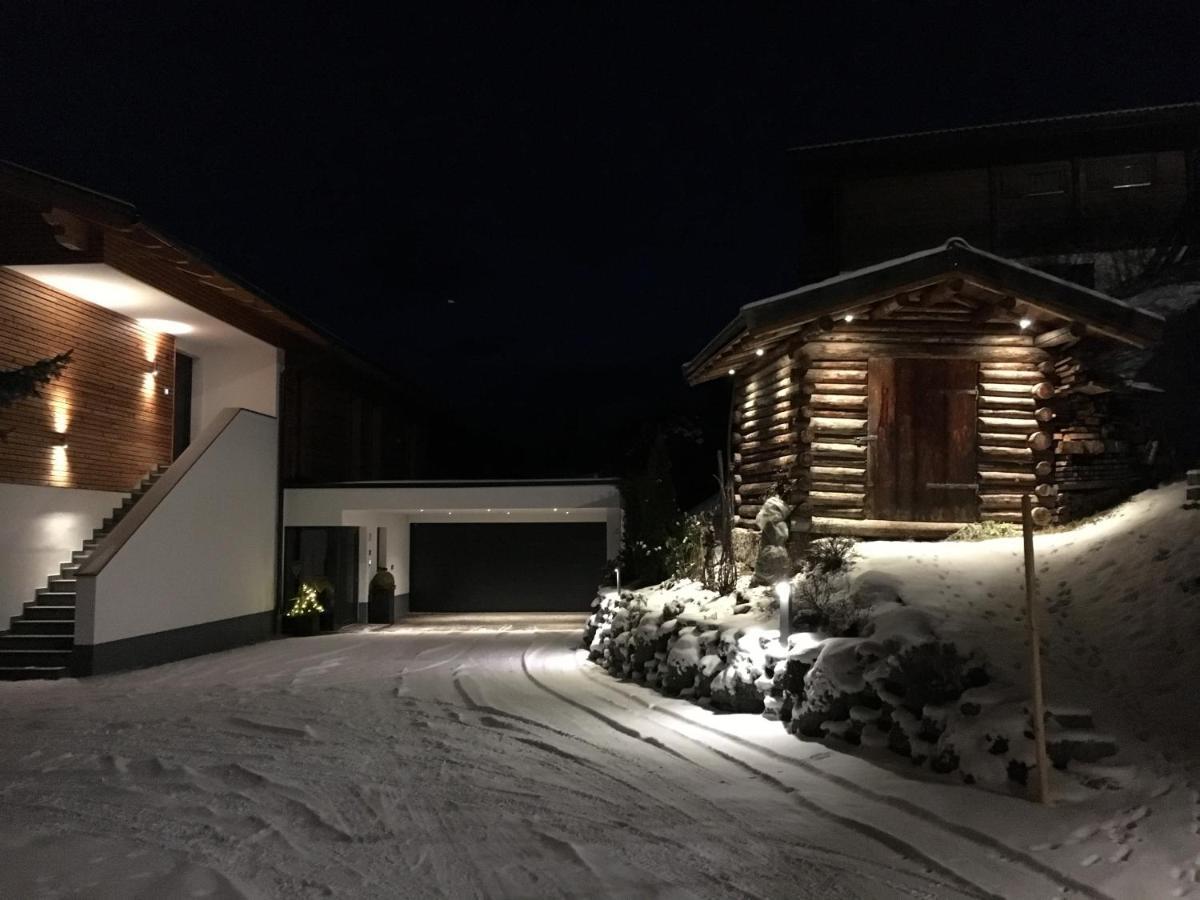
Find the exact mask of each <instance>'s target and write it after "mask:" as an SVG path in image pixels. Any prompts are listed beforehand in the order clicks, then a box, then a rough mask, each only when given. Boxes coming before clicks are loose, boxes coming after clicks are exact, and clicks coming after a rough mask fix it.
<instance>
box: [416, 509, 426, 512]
mask: <svg viewBox="0 0 1200 900" xmlns="http://www.w3.org/2000/svg"><path fill="white" fill-rule="evenodd" d="M417 512H425V510H423V509H418V510H417Z"/></svg>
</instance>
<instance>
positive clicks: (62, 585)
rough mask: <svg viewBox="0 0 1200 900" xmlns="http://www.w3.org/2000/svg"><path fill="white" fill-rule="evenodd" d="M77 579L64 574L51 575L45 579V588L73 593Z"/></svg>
mask: <svg viewBox="0 0 1200 900" xmlns="http://www.w3.org/2000/svg"><path fill="white" fill-rule="evenodd" d="M78 583H79V582H78V580H77V579H75V578H71V577H68V576H66V575H51V576H50V577H49V578H47V579H46V589H47V590H51V591H70V592H71V593H72V594H73V593H75V586H76V585H77V584H78Z"/></svg>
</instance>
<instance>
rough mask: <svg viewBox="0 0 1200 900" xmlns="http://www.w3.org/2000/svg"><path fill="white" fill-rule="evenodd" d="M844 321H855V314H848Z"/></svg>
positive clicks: (843, 318)
mask: <svg viewBox="0 0 1200 900" xmlns="http://www.w3.org/2000/svg"><path fill="white" fill-rule="evenodd" d="M842 320H843V321H845V322H853V321H854V313H846V315H844V316H843V317H842Z"/></svg>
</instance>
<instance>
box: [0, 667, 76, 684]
mask: <svg viewBox="0 0 1200 900" xmlns="http://www.w3.org/2000/svg"><path fill="white" fill-rule="evenodd" d="M68 674H69V672H68V670H67V667H66V666H0V681H34V680H36V679H39V678H51V679H54V678H66V677H67V675H68Z"/></svg>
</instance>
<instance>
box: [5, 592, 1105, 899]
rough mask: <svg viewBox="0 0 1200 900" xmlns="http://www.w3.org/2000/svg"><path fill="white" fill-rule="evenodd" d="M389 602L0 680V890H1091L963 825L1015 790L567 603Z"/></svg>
mask: <svg viewBox="0 0 1200 900" xmlns="http://www.w3.org/2000/svg"><path fill="white" fill-rule="evenodd" d="M410 622H411V624H408V625H406V626H404V627H397V628H392V629H387V630H382V631H362V632H356V633H352V634H337V635H326V636H321V637H314V638H306V639H292V640H279V641H273V642H271V643H267V644H263V645H259V646H255V647H250V648H245V649H242V650H236V651H232V652H229V653H222V654H216V655H212V656H207V657H202V658H199V659H195V660H190V661H187V662H182V663H176V664H173V665H169V666H163V667H160V668H157V669H150V670H146V671H143V672H138V673H130V674H125V675H117V676H109V677H101V678H94V679H91V680H88V681H65V682H58V683H53V682H52V683H44V684H37V683H28V682H27V683H13V684H3V685H0V809H2V811H3V815H2V817H0V860H2V861H3V862H2V863H0V896H6V897H7V896H11V897H34V896H68V895H77V896H88V897H155V898H160V897H172V896H218V897H237V896H263V897H307V896H314V897H315V896H338V897H364V896H370V897H422V896H445V897H475V896H487V897H559V896H578V897H601V896H619V897H764V898H773V897H783V896H792V897H821V898H838V897H845V898H876V897H878V898H884V897H887V898H891V897H1012V898H1018V897H1031V898H1033V897H1045V898H1050V897H1057V896H1065V895H1066V893H1069V894H1070V896H1092V897H1099V896H1104V895H1102V894H1099V893H1097V892H1095V891H1093V890H1089V889H1087V888H1086V887H1085V886H1083V885H1081V884H1079V883H1077V882H1076V883H1072V882H1070V881H1067V880H1064V878H1063V877H1060V876H1058V875H1057V874H1056V873H1054V872H1053V871H1052V870H1049V869H1047V868H1046V867H1045V866H1043V865H1042V864H1041V863H1039V862H1038V861H1037V860H1035V859H1033V858H1032V857H1031V856H1030V855H1029V854H1028V853H1027V852H1023V851H1022V850H1021V849H1020V848H1019V847H1018V846H1016V845H1015V843H1009V844H1005V843H1000V842H999V841H997V840H995V839H993V838H990V837H987V836H986V835H985V834H984V833H983V831H981V830H980V829H979V828H978V827H974V826H971V825H970V824H969V823H970V822H971V820H972V817H973V816H977V815H979V809H978V808H979V807H980V805H981V804H983V803H985V802H987V803H989V804H996V803H998V804H999V810H1000V812H999V815H1000V817H1001V818H1004V817H1005V816H1007V817H1009V818H1010V820H1011V821H1014V822H1018V823H1019V822H1020V820H1021V817H1024V816H1026V815H1032V816H1033V818H1034V819H1036V817H1037V814H1038V813H1039V812H1040V811H1038V810H1035V809H1033V808H1032V807H1029V806H1028V805H1027V804H1021V803H1019V802H1018V801H1008V800H1005V799H1004V798H998V799H994V798H987V799H986V800H985V798H984V797H983V796H981V795H980V794H979V792H976V791H971V790H969V789H963V788H954V787H946V786H944V785H925V786H923V787H925V788H926V789H927V790H928V791H930V792H932V793H931V796H933V797H935V798H937V800H938V804H939V805H938V808H937V812H932V811H930V810H929V809H928V808H927V806H925V805H920V806H918V805H916V804H915V803H913V802H911V801H910V800H909V799H906V798H905V797H904V796H902V795H900V794H896V795H893V794H890V793H887V792H886V791H885V790H884V789H882V788H880V787H879V785H890V786H893V787H894V786H896V785H897V784H899V785H900V787H901V788H905V789H909V788H912V787H913V785H914V784H915V783H912V782H909V783H908V784H907V785H905V783H904V782H905V781H906V780H905V779H901V778H898V777H897V776H896V775H895V774H893V773H889V772H887V771H885V770H883V769H881V768H878V767H876V766H872V765H870V764H867V763H865V762H863V761H862V760H857V759H853V758H850V757H846V756H842V755H841V754H836V753H831V752H830V751H828V750H825V749H824V748H822V747H820V746H818V745H812V744H804V743H801V742H799V741H797V740H795V739H794V738H791V737H789V736H788V735H786V734H784V733H783V730H782V728H780V726H779V724H778V723H772V722H767V721H765V720H763V719H761V718H759V717H755V716H717V715H713V714H712V713H710V712H708V711H707V710H704V709H701V708H699V707H696V706H693V705H690V704H688V703H686V702H684V701H674V700H665V699H663V698H662V697H659V696H658V695H656V694H653V693H651V692H649V691H646V690H643V689H640V688H638V687H637V686H635V685H628V684H621V683H618V682H615V681H613V680H611V679H609V678H608V677H607V676H605V675H603V674H602V673H600V672H599V671H598V670H595V669H592V667H591V666H590V664H588V663H586V662H585V661H584V660H583V658H582V657H581V655H580V653H579V652H578V651H576V650H575V645H576V644H577V641H578V634H579V630H580V626H581V624H582V619H581V617H579V616H575V617H570V616H498V617H495V618H491V619H488V618H485V617H480V616H471V617H449V616H444V617H432V616H428V617H419V618H416V619H413V620H410ZM481 622H482V623H483V624H480V623H481ZM876 782H878V784H876ZM916 787H918V788H919V787H922V786H921V785H919V784H918V785H916ZM1005 804H1009V805H1005ZM993 809H995V807H993ZM989 815H990V816H991V818H993V819H994V818H995V817H996V814H995V813H994V812H993V813H989ZM1018 827H1019V825H1018ZM1064 888H1067V889H1068V890H1067V891H1066V892H1065V893H1064ZM1072 889H1073V890H1072Z"/></svg>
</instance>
